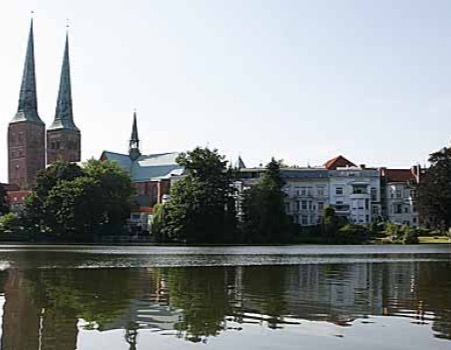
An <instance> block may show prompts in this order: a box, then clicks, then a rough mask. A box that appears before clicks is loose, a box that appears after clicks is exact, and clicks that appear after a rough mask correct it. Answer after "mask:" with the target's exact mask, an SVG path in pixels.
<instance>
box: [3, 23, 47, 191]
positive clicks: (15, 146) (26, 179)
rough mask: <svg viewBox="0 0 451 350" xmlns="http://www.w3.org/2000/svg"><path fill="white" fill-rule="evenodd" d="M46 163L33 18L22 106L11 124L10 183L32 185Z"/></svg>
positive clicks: (9, 145)
mask: <svg viewBox="0 0 451 350" xmlns="http://www.w3.org/2000/svg"><path fill="white" fill-rule="evenodd" d="M44 167H45V125H44V123H43V122H42V120H41V118H39V114H38V101H37V94H36V76H35V64H34V39H33V20H31V25H30V34H29V36H28V46H27V53H26V57H25V66H24V71H23V77H22V84H21V87H20V96H19V107H18V109H17V113H16V115H15V116H14V118H13V120H11V122H10V123H9V126H8V178H9V183H11V184H16V185H18V186H19V187H20V188H21V189H22V190H27V189H30V188H31V186H32V185H33V179H34V176H35V174H36V172H37V171H39V170H41V169H44Z"/></svg>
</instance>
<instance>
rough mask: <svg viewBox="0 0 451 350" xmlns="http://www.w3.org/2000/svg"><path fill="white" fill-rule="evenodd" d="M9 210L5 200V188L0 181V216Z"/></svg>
mask: <svg viewBox="0 0 451 350" xmlns="http://www.w3.org/2000/svg"><path fill="white" fill-rule="evenodd" d="M8 212H9V207H8V203H7V201H6V190H5V187H4V186H3V184H2V183H0V216H2V215H4V214H6V213H8Z"/></svg>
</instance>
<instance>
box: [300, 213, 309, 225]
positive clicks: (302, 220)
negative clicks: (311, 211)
mask: <svg viewBox="0 0 451 350" xmlns="http://www.w3.org/2000/svg"><path fill="white" fill-rule="evenodd" d="M301 223H302V225H308V217H307V215H302V217H301Z"/></svg>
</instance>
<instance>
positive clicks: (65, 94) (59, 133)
mask: <svg viewBox="0 0 451 350" xmlns="http://www.w3.org/2000/svg"><path fill="white" fill-rule="evenodd" d="M80 160H81V133H80V130H79V129H78V128H77V126H76V125H75V123H74V115H73V111H72V88H71V83H70V64H69V35H68V33H67V32H66V44H65V46H64V55H63V64H62V66H61V78H60V86H59V91H58V101H57V102H56V111H55V119H54V120H53V123H52V125H51V126H50V127H49V128H48V130H47V163H48V164H50V163H53V162H56V161H65V162H79V161H80Z"/></svg>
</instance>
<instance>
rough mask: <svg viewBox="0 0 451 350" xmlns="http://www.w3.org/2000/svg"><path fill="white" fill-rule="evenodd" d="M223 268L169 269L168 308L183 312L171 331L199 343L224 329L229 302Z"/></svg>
mask: <svg viewBox="0 0 451 350" xmlns="http://www.w3.org/2000/svg"><path fill="white" fill-rule="evenodd" d="M224 276H225V270H224V269H223V268H214V269H212V268H209V267H202V268H197V269H192V268H186V267H181V268H171V269H169V270H168V279H167V281H168V291H169V294H170V296H171V298H170V305H171V307H173V308H175V309H182V310H183V317H182V318H181V319H180V320H179V321H178V322H177V323H176V324H175V326H174V328H175V329H177V330H178V331H180V332H183V333H184V338H185V339H186V340H188V341H191V342H194V343H198V342H201V341H205V340H206V339H205V338H206V337H209V336H216V335H218V334H219V332H220V331H221V330H223V329H224V318H225V316H226V315H228V314H229V312H230V310H229V309H230V308H229V300H228V294H227V285H226V280H225V278H224Z"/></svg>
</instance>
